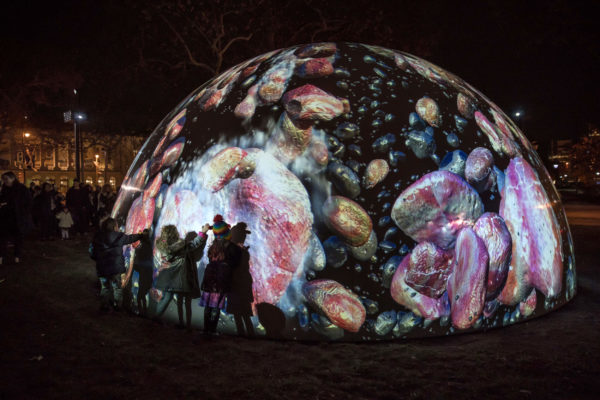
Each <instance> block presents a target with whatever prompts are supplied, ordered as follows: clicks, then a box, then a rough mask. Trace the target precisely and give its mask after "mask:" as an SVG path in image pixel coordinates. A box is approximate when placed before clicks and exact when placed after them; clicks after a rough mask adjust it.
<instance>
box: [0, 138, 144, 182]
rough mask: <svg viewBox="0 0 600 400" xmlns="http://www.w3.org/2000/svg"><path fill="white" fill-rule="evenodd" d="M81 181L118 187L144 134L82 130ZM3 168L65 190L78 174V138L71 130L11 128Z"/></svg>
mask: <svg viewBox="0 0 600 400" xmlns="http://www.w3.org/2000/svg"><path fill="white" fill-rule="evenodd" d="M81 136H82V148H83V151H82V160H83V161H82V164H83V166H82V170H81V173H80V176H81V181H82V182H84V183H88V184H91V185H104V184H105V183H108V184H110V185H111V186H112V187H113V188H114V189H117V188H118V187H119V186H120V185H121V183H122V182H123V178H124V177H125V174H126V173H127V170H128V169H129V166H130V164H131V162H132V161H133V159H134V158H135V156H136V154H137V152H138V150H139V149H140V147H141V146H142V144H143V143H144V140H145V138H144V137H142V136H113V135H98V134H94V133H89V132H85V131H82V132H81ZM0 170H1V171H2V172H5V171H13V172H14V173H15V175H17V177H18V178H19V180H20V181H21V182H24V183H25V185H27V186H29V185H30V184H31V183H32V182H33V183H35V184H36V185H39V184H41V183H44V182H50V183H52V184H54V185H55V186H56V188H57V190H60V191H62V192H65V191H66V190H67V189H68V187H70V186H71V185H72V184H73V179H75V177H76V167H75V139H74V135H73V132H72V131H70V132H69V131H65V132H35V131H33V130H32V131H26V132H9V133H6V134H3V135H2V138H0Z"/></svg>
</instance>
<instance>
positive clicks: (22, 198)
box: [0, 181, 33, 235]
mask: <svg viewBox="0 0 600 400" xmlns="http://www.w3.org/2000/svg"><path fill="white" fill-rule="evenodd" d="M2 203H6V205H4V206H2V207H1V209H0V221H2V223H0V226H1V227H0V231H2V233H5V234H17V235H25V234H26V233H27V232H29V230H30V229H31V227H32V225H33V221H32V219H31V194H30V193H29V189H27V188H26V187H25V185H23V184H22V183H19V182H17V181H15V182H14V183H13V185H12V186H11V187H8V186H6V185H4V186H2V191H1V192H0V204H2Z"/></svg>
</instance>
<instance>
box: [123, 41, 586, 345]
mask: <svg viewBox="0 0 600 400" xmlns="http://www.w3.org/2000/svg"><path fill="white" fill-rule="evenodd" d="M216 214H221V215H222V216H223V217H224V219H225V221H226V222H227V223H229V224H230V225H231V226H234V225H236V224H238V223H241V222H243V223H245V224H246V225H247V230H249V231H250V232H251V233H250V234H248V235H247V237H246V238H245V243H244V245H245V246H248V255H249V267H248V274H249V277H250V278H251V296H250V298H251V302H252V303H251V310H252V311H251V312H252V315H251V316H250V321H251V324H252V328H253V329H252V330H253V331H254V334H255V335H256V336H259V337H260V336H266V337H276V338H285V339H293V340H348V341H361V340H387V339H393V338H404V337H419V336H433V335H445V334H451V333H458V332H463V331H469V330H474V329H484V328H492V327H500V326H504V325H507V324H512V323H515V322H519V321H522V320H524V319H526V318H532V317H536V316H539V315H541V314H544V313H546V312H548V311H550V310H552V309H555V308H557V307H559V306H560V305H562V304H564V303H565V302H566V301H568V300H570V298H572V296H574V294H575V276H576V274H575V265H574V259H573V251H572V244H571V237H570V232H569V228H568V225H567V221H566V217H565V214H564V211H563V208H562V205H561V203H560V200H559V198H558V195H557V193H556V190H555V189H554V187H553V185H552V182H551V180H550V177H549V175H548V173H547V172H546V170H545V169H544V167H543V165H542V163H541V161H540V159H539V157H538V155H537V154H536V153H535V151H534V150H533V148H532V146H531V144H530V143H529V142H528V141H527V139H526V138H525V136H524V135H523V133H522V132H521V131H520V130H519V128H518V127H517V126H516V125H515V124H514V123H513V122H512V121H511V120H510V118H509V117H508V116H507V115H506V114H504V113H503V112H502V111H501V110H500V109H499V108H498V107H497V106H496V105H495V104H493V103H492V102H491V101H490V100H488V99H487V98H486V97H485V96H483V95H482V94H481V93H479V92H478V91H477V90H476V89H474V88H473V87H471V86H470V85H469V84H467V83H465V82H464V81H462V80H461V79H460V78H458V77H456V76H455V75H453V74H451V73H449V72H447V71H444V70H443V69H441V68H439V67H437V66H436V65H433V64H431V63H429V62H427V61H425V60H422V59H419V58H417V57H414V56H411V55H409V54H405V53H402V52H398V51H393V50H389V49H384V48H380V47H375V46H367V45H361V44H351V43H317V44H312V45H303V46H297V47H293V48H289V49H283V50H278V51H274V52H271V53H268V54H265V55H262V56H260V57H257V58H255V59H252V60H248V61H246V62H244V63H242V64H240V65H238V66H235V67H233V68H231V69H230V70H228V71H226V72H224V73H223V74H221V75H220V76H218V77H216V78H214V79H213V80H211V81H209V82H208V83H206V84H205V85H203V86H202V87H200V88H198V89H197V90H195V91H194V92H193V93H192V94H191V95H189V96H188V97H187V98H186V99H185V100H184V101H183V102H182V103H181V104H180V105H179V106H178V107H177V108H176V109H175V110H173V111H172V112H171V114H169V115H168V116H167V117H166V118H165V119H164V120H163V122H161V123H160V125H159V126H158V127H157V128H156V130H155V131H154V132H153V133H152V135H151V136H150V138H149V139H148V140H147V141H146V143H145V144H144V146H143V147H142V149H141V150H140V152H139V154H138V156H137V158H136V160H135V162H134V163H133V165H132V166H131V169H130V171H129V173H128V176H127V178H126V181H125V182H124V184H123V186H122V187H121V191H120V193H119V196H118V200H117V203H116V204H115V207H114V209H113V216H114V217H116V218H117V220H118V222H119V224H120V226H121V227H122V229H123V230H124V231H126V232H128V233H132V232H137V231H139V230H141V229H145V228H148V229H150V232H151V239H152V242H153V243H155V242H156V239H157V236H158V235H159V233H160V231H161V228H162V227H163V226H166V225H170V224H172V225H175V226H176V227H177V229H178V231H179V234H180V235H181V236H182V237H183V236H184V235H185V234H186V233H187V232H190V231H195V232H198V231H199V230H200V229H201V228H202V226H203V225H204V224H205V223H212V220H213V217H214V216H215V215H216ZM213 240H214V235H213V234H212V233H211V232H209V236H208V245H210V243H211V242H212V241H213ZM136 252H139V248H135V247H130V248H127V249H125V254H126V259H127V263H128V268H131V267H132V265H133V263H134V262H135V258H136ZM153 252H154V257H153V259H154V274H153V276H154V278H156V276H157V275H158V274H159V271H161V270H163V269H165V268H169V264H168V262H165V258H164V257H162V256H161V254H160V251H159V250H158V249H157V248H156V246H154V249H153ZM207 262H208V260H207V258H206V255H204V256H203V257H202V259H201V260H200V261H199V262H198V263H197V268H198V276H199V279H200V280H202V277H203V274H204V269H205V266H206V264H207ZM135 279H137V278H136V275H135V274H134V287H135V285H136V282H135ZM150 293H151V295H149V296H148V299H147V300H148V302H150V303H152V302H155V301H156V300H157V299H159V298H161V296H162V293H161V292H160V291H159V290H157V289H152V290H150ZM150 308H151V307H150ZM261 310H269V312H270V313H271V316H270V317H269V316H267V317H265V316H264V315H263V314H264V313H261V312H262V311H261ZM192 311H193V323H194V325H195V326H196V327H197V328H202V325H203V322H202V315H203V308H202V307H200V306H199V305H198V302H197V300H194V304H193V309H192ZM273 314H277V315H278V320H280V321H282V323H280V324H279V325H277V326H275V325H273V324H272V323H271V322H272V321H273V319H274V317H273ZM176 315H177V313H176V310H175V305H174V304H173V305H171V306H170V308H169V309H168V310H167V312H166V313H165V314H164V316H163V318H165V319H167V320H170V321H175V320H176ZM150 316H151V315H150ZM275 319H277V318H275ZM236 322H237V321H236V320H235V316H234V315H231V314H229V313H228V312H227V311H226V310H223V311H222V312H221V317H220V320H219V324H218V327H217V330H218V331H219V332H221V333H226V334H246V333H247V332H246V331H243V332H242V331H238V324H236Z"/></svg>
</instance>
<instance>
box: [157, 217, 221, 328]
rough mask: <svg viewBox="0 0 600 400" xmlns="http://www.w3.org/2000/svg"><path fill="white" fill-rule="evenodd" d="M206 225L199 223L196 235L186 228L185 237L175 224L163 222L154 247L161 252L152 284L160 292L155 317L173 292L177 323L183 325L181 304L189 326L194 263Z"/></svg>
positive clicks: (195, 293)
mask: <svg viewBox="0 0 600 400" xmlns="http://www.w3.org/2000/svg"><path fill="white" fill-rule="evenodd" d="M209 228H210V225H208V224H206V225H204V226H203V227H202V231H201V232H200V233H199V234H198V235H196V234H195V232H190V233H188V234H187V235H186V237H185V239H183V240H182V239H180V238H179V234H178V233H177V228H175V226H173V225H166V226H164V227H163V228H162V231H161V236H160V237H159V238H158V240H157V249H158V250H159V252H160V254H161V269H160V270H159V273H158V277H157V278H156V282H155V285H154V287H155V288H156V289H158V290H161V291H162V292H163V296H162V298H161V299H160V301H159V303H158V305H157V308H156V316H155V318H158V317H160V316H161V315H162V314H163V313H164V312H165V310H166V309H167V306H168V305H169V303H170V302H171V299H172V298H173V295H175V294H177V314H178V317H179V326H180V327H183V326H184V325H183V304H184V303H185V310H186V325H185V326H186V327H187V329H191V326H192V299H195V298H198V297H200V285H199V283H198V268H197V263H198V261H199V260H200V258H202V254H203V252H204V247H205V246H206V232H208V230H209Z"/></svg>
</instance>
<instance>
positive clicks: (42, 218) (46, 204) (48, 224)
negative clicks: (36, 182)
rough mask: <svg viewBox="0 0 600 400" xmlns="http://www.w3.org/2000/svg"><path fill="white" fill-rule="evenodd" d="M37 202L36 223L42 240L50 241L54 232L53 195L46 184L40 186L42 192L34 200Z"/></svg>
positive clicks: (49, 186) (50, 187)
mask: <svg viewBox="0 0 600 400" xmlns="http://www.w3.org/2000/svg"><path fill="white" fill-rule="evenodd" d="M34 201H36V202H37V212H38V223H39V226H40V237H41V239H42V240H47V239H51V238H52V235H53V231H54V229H53V228H54V220H55V219H56V218H55V217H54V210H55V208H56V205H55V202H54V193H53V192H52V185H50V184H49V183H48V182H46V183H44V184H43V185H42V192H41V193H40V194H39V195H38V197H36V198H35V199H34Z"/></svg>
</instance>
